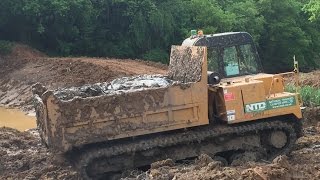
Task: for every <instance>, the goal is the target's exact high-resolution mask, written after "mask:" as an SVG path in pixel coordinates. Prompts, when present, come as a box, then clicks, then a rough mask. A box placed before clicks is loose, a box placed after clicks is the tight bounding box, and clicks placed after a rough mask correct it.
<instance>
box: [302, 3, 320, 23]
mask: <svg viewBox="0 0 320 180" xmlns="http://www.w3.org/2000/svg"><path fill="white" fill-rule="evenodd" d="M303 10H304V11H305V12H307V13H309V14H310V18H309V20H310V21H316V20H318V19H319V17H320V1H319V0H310V1H309V3H308V4H306V5H305V6H304V7H303Z"/></svg>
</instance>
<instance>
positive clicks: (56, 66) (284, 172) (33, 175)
mask: <svg viewBox="0 0 320 180" xmlns="http://www.w3.org/2000/svg"><path fill="white" fill-rule="evenodd" d="M165 73H166V66H164V65H160V64H155V63H149V62H144V61H133V60H115V59H92V58H48V57H46V55H44V54H42V53H41V52H38V51H36V50H33V49H31V48H29V47H27V46H24V45H18V46H16V48H15V50H14V53H12V54H11V55H10V56H7V57H0V104H2V105H6V106H9V107H18V108H24V109H26V110H30V109H31V102H30V96H31V90H30V85H32V84H33V83H35V82H41V83H42V84H44V85H46V86H47V87H48V88H58V87H70V86H78V85H83V84H88V83H97V82H104V81H111V80H113V79H115V78H118V77H122V76H128V75H137V74H165ZM319 75H320V72H314V73H312V74H311V73H309V74H304V75H303V77H302V81H304V82H303V83H305V84H310V85H314V84H317V83H318V82H319V78H318V77H319ZM310 79H313V81H311V82H310ZM319 84H320V83H319ZM304 116H305V121H304V136H303V137H302V138H300V139H299V140H298V142H297V143H296V146H295V149H294V150H293V152H292V153H291V155H289V156H288V157H287V156H280V157H277V158H276V159H275V160H273V161H272V162H266V161H260V162H245V161H239V162H238V163H235V164H233V165H231V166H223V165H222V164H221V163H220V162H217V161H214V160H212V159H211V158H210V157H208V156H207V155H201V156H200V157H198V158H197V159H196V160H190V161H185V162H181V163H175V162H172V161H171V160H170V159H168V160H165V161H161V162H155V163H154V164H152V165H151V168H150V169H149V170H147V171H138V170H136V171H128V172H125V173H124V174H123V178H124V179H163V180H169V179H192V180H194V179H261V180H267V179H320V108H312V109H311V108H307V109H306V111H305V113H304ZM0 156H1V158H0V179H81V176H80V175H79V174H78V172H77V171H76V170H75V169H74V168H73V167H72V165H71V164H70V163H69V162H68V161H66V160H65V159H64V158H62V157H61V156H56V155H53V154H52V153H51V152H49V151H48V150H47V148H46V147H45V146H44V145H42V144H41V141H40V138H39V135H38V133H37V131H36V130H29V131H26V132H19V131H17V130H14V129H10V128H0Z"/></svg>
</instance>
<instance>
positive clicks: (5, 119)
mask: <svg viewBox="0 0 320 180" xmlns="http://www.w3.org/2000/svg"><path fill="white" fill-rule="evenodd" d="M3 126H5V127H10V128H14V129H18V130H19V131H25V130H27V129H31V128H36V127H37V124H36V117H34V116H28V115H26V114H25V113H24V112H22V111H19V110H17V109H6V108H4V107H0V127H3Z"/></svg>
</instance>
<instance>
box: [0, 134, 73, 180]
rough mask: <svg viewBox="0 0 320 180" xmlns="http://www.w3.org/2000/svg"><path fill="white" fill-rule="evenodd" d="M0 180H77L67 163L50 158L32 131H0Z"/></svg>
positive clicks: (51, 156) (50, 155) (56, 158)
mask: <svg viewBox="0 0 320 180" xmlns="http://www.w3.org/2000/svg"><path fill="white" fill-rule="evenodd" d="M0 155H1V159H0V165H1V166H0V168H1V170H0V179H79V174H78V173H77V172H76V171H75V170H74V169H73V168H72V167H71V165H70V164H68V162H66V161H64V160H63V159H59V158H58V157H54V156H53V155H52V154H51V153H50V152H49V151H48V150H47V148H46V147H45V146H43V145H42V144H41V142H40V138H39V136H38V133H37V132H36V131H35V130H33V131H29V132H19V131H17V130H14V129H10V128H0Z"/></svg>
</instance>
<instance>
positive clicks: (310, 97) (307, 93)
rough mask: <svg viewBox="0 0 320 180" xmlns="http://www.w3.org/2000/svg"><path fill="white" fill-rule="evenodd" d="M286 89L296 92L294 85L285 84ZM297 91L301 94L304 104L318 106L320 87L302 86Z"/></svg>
mask: <svg viewBox="0 0 320 180" xmlns="http://www.w3.org/2000/svg"><path fill="white" fill-rule="evenodd" d="M286 91H288V92H296V87H295V86H294V85H288V86H286ZM298 92H299V93H300V95H301V98H302V100H303V103H304V105H306V106H309V107H314V106H320V88H315V87H312V86H302V87H301V88H300V89H299V90H298Z"/></svg>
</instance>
